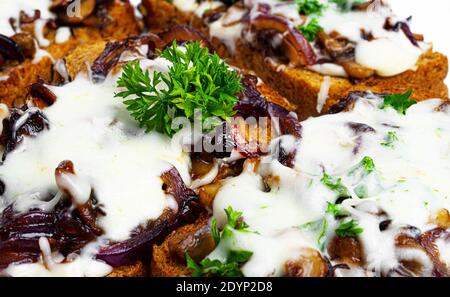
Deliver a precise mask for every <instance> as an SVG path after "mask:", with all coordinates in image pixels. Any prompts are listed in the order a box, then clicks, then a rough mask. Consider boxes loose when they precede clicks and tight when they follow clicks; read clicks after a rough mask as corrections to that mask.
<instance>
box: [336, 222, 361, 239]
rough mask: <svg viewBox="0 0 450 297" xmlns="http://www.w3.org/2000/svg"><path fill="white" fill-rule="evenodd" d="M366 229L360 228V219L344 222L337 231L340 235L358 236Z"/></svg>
mask: <svg viewBox="0 0 450 297" xmlns="http://www.w3.org/2000/svg"><path fill="white" fill-rule="evenodd" d="M363 232H364V229H362V228H360V227H359V225H358V221H356V220H350V221H347V222H343V223H341V224H340V225H339V227H338V228H337V229H336V230H335V233H336V235H337V236H339V237H357V236H358V235H359V234H361V233H363Z"/></svg>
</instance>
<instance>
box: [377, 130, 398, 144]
mask: <svg viewBox="0 0 450 297" xmlns="http://www.w3.org/2000/svg"><path fill="white" fill-rule="evenodd" d="M397 141H398V136H397V133H395V132H393V131H389V132H388V133H387V134H386V137H384V141H383V142H382V143H380V144H381V145H382V146H385V147H389V148H393V147H394V145H395V143H396V142H397Z"/></svg>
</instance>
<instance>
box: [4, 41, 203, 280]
mask: <svg viewBox="0 0 450 297" xmlns="http://www.w3.org/2000/svg"><path fill="white" fill-rule="evenodd" d="M144 50H145V47H144V49H143V51H144ZM123 55H124V56H126V55H127V53H126V52H125V53H124V54H123ZM133 55H134V59H136V55H135V54H133ZM137 57H138V58H139V60H137V61H138V62H137V63H140V67H142V68H143V69H145V71H148V73H150V75H152V76H153V73H155V72H156V71H158V72H159V73H160V75H167V74H166V73H167V72H169V69H170V68H171V67H173V66H172V63H171V62H169V61H168V60H166V59H164V58H162V57H159V58H156V59H154V60H150V59H146V58H143V57H142V56H140V55H137ZM144 57H145V55H144ZM129 58H130V57H129V56H128V59H129ZM122 63H123V62H122ZM119 75H120V72H119V73H118V74H110V75H109V76H108V77H106V78H105V80H104V81H103V82H99V83H93V82H92V81H90V80H89V78H88V77H86V76H85V75H83V74H80V75H79V76H77V78H76V79H75V80H74V81H72V82H70V83H68V84H65V85H63V86H45V87H46V88H48V93H49V94H53V97H54V98H55V99H56V100H55V102H54V103H53V104H51V105H50V106H48V107H46V108H44V109H42V110H41V109H39V108H37V107H35V106H33V105H31V103H30V104H29V105H28V106H25V107H24V108H22V109H11V110H10V114H11V116H10V117H9V120H8V121H7V122H6V123H7V126H4V127H3V134H2V135H4V136H6V137H7V138H9V140H8V142H7V144H6V149H5V153H4V157H3V163H2V165H1V166H0V180H1V185H2V187H1V191H2V192H1V202H2V204H1V210H2V211H3V218H2V222H3V223H4V224H2V228H0V229H1V231H0V234H1V238H2V241H1V243H0V253H2V257H0V258H1V259H0V269H5V268H6V269H5V273H6V274H7V275H13V276H15V275H59V276H61V275H80V276H83V275H85V276H102V275H106V274H108V273H110V272H111V270H112V268H111V266H110V265H107V264H106V263H105V262H107V263H109V264H111V265H113V266H115V264H116V263H120V262H121V260H116V258H114V257H115V254H114V253H113V254H112V255H109V256H108V252H107V251H103V250H102V249H103V248H105V247H107V246H109V245H114V244H115V243H120V242H126V241H127V240H129V239H130V238H133V237H134V236H136V234H137V236H139V234H144V233H145V231H143V230H145V229H146V228H147V224H149V222H154V221H157V220H158V218H160V217H161V216H162V215H165V213H166V212H168V210H170V211H173V212H177V211H181V209H180V207H181V205H180V203H179V202H180V201H178V199H179V197H178V194H179V193H178V192H179V191H181V190H183V187H185V186H184V185H183V183H186V184H190V182H191V178H190V174H189V167H190V158H189V154H188V153H187V152H185V151H184V150H183V146H182V144H181V142H180V138H177V137H173V138H172V139H171V138H169V137H167V136H165V135H164V134H161V133H158V132H156V131H154V130H148V131H146V130H145V129H142V128H140V127H139V125H138V123H137V122H136V121H135V120H134V119H133V118H132V117H131V116H130V113H129V112H128V111H127V110H126V106H125V105H124V102H123V99H119V98H115V94H117V93H119V92H120V91H121V88H118V87H117V80H118V78H119ZM161 112H163V111H161ZM164 112H166V111H164ZM146 132H147V133H146ZM180 133H184V132H180ZM189 133H190V132H189ZM180 135H181V134H180ZM180 137H181V136H180ZM181 178H182V179H181ZM175 183H176V184H177V187H179V189H180V190H177V189H175ZM170 185H172V186H173V187H174V189H173V190H171V189H170ZM183 191H184V192H185V193H187V194H189V193H190V192H189V191H188V190H187V188H185V189H184V190H183ZM189 195H191V196H195V194H194V193H190V194H189ZM69 197H70V200H71V203H72V206H70V209H74V208H75V209H76V211H75V213H71V210H70V209H69V210H67V213H63V214H59V212H60V210H59V209H60V208H61V207H62V205H63V204H67V200H68V199H69ZM69 204H70V203H69ZM88 205H89V207H88ZM78 210H79V213H78V212H77V211H78ZM86 212H87V213H90V215H89V216H88V217H91V219H92V220H87V219H86V216H85V215H86ZM55 213H56V214H55ZM20 216H34V217H36V218H35V219H34V221H35V223H34V224H31V225H25V226H23V227H20V226H19V227H17V228H19V230H17V231H16V232H17V235H13V234H12V233H11V232H12V231H8V230H9V229H8V228H13V227H14V226H10V227H8V226H9V222H8V221H11V220H15V218H17V220H18V221H19V222H23V223H25V224H27V223H26V221H24V220H26V219H25V218H23V217H20ZM47 216H55V217H54V218H53V219H52V223H53V224H61V225H58V226H57V229H58V230H53V229H52V228H51V226H48V228H47V227H45V224H46V222H47V221H46V220H45V219H43V218H42V217H47ZM60 216H69V217H72V218H73V220H76V222H78V223H80V222H79V221H78V219H80V220H81V222H83V225H82V226H81V227H80V228H81V230H83V233H82V234H85V233H88V234H90V233H91V232H92V233H94V236H88V238H87V239H86V241H84V242H83V241H82V240H81V239H80V238H78V239H74V240H77V241H79V242H78V243H77V244H78V246H76V247H73V249H72V248H70V249H69V251H67V250H65V249H64V248H61V247H65V246H64V244H67V242H65V240H69V239H68V237H69V234H71V233H69V234H65V233H64V231H61V230H59V228H61V229H63V230H66V229H64V228H68V226H66V224H71V225H75V222H71V221H70V220H69V222H65V221H63V222H60ZM18 217H19V218H18ZM61 219H62V218H61ZM41 220H43V221H41ZM88 222H89V223H88ZM29 223H30V222H29ZM84 224H86V225H84ZM39 226H41V227H39ZM20 228H24V230H20ZM27 228H28V229H29V230H28V231H25V230H27ZM73 228H74V227H73ZM155 228H156V227H155ZM164 228H166V227H164ZM58 232H63V235H62V236H60V234H59V233H58ZM67 232H74V231H73V230H72V231H67ZM80 232H81V231H80ZM17 236H19V238H18V237H17ZM70 236H73V234H72V235H70ZM20 238H23V240H24V239H25V238H27V240H28V245H27V246H28V248H26V247H25V246H24V245H23V244H21V243H20V242H19V241H21V239H20ZM58 241H60V242H58ZM8 245H9V246H11V245H18V247H17V250H12V251H10V247H8ZM58 247H60V249H59V250H58ZM30 248H31V249H32V250H33V251H34V250H36V249H37V250H38V252H37V256H28V255H29V254H32V253H29V252H30V251H29V250H28V249H30ZM47 250H49V251H48V252H47ZM8 251H10V252H11V253H13V252H17V254H14V255H11V258H9V257H8V255H9V253H8ZM41 253H42V254H45V255H47V258H48V259H46V258H45V257H41V256H40V255H41ZM13 256H14V257H16V258H14V257H13ZM116 256H117V255H116ZM128 256H130V255H128ZM96 257H97V258H100V259H102V260H104V261H100V260H96ZM14 259H15V260H14ZM49 259H50V260H49ZM47 260H48V261H51V265H50V264H49V262H48V261H47ZM22 263H25V264H22ZM9 264H11V265H9ZM16 264H17V265H16Z"/></svg>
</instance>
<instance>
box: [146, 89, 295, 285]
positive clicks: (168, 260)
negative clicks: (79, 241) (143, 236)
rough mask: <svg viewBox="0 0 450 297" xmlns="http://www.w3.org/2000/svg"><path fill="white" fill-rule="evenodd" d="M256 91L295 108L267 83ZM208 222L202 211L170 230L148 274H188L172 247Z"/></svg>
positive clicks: (154, 253)
mask: <svg viewBox="0 0 450 297" xmlns="http://www.w3.org/2000/svg"><path fill="white" fill-rule="evenodd" d="M258 91H259V92H260V93H261V94H262V96H263V97H265V98H266V99H267V100H268V101H270V102H273V103H276V104H278V105H280V106H282V107H284V108H286V109H287V110H290V111H293V110H295V108H296V107H295V106H293V105H292V104H290V103H289V101H287V100H286V99H285V98H284V97H282V96H280V95H279V94H278V92H276V91H275V90H273V89H272V88H271V87H270V86H268V85H267V84H264V83H259V85H258ZM222 178H225V176H222V177H220V174H219V176H218V177H217V178H216V181H217V183H216V184H220V182H221V180H222ZM201 191H202V190H200V192H201ZM199 195H200V203H201V204H202V205H203V207H204V208H206V209H210V208H211V207H212V205H211V203H212V199H213V197H209V198H208V199H207V200H203V198H202V196H203V195H202V193H200V194H199ZM205 196H210V195H205ZM209 223H210V214H209V213H206V212H204V213H202V214H201V215H200V216H199V218H198V219H197V220H196V221H195V222H194V223H193V224H189V225H185V226H183V227H180V228H178V229H177V230H175V231H174V232H172V233H171V234H170V235H169V236H168V237H167V238H166V239H165V241H164V242H163V243H162V244H161V245H155V246H153V251H152V260H151V265H150V275H151V276H157V277H178V276H190V275H191V271H190V269H189V268H187V266H186V260H185V258H184V253H181V254H180V251H178V253H174V251H173V248H172V247H173V246H176V247H177V248H179V246H180V244H178V242H179V241H180V240H183V239H186V238H188V237H189V236H194V235H195V234H196V233H197V232H198V231H200V230H202V229H204V228H208V227H209ZM192 241H193V240H192ZM181 249H182V248H181ZM175 254H176V255H175ZM190 256H191V257H192V258H194V260H196V261H197V260H198V261H200V260H201V259H202V258H203V257H201V258H200V259H195V257H194V255H190ZM204 256H206V255H204Z"/></svg>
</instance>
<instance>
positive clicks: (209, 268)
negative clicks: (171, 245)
mask: <svg viewBox="0 0 450 297" xmlns="http://www.w3.org/2000/svg"><path fill="white" fill-rule="evenodd" d="M225 213H226V215H227V219H228V220H227V223H226V225H225V226H224V228H223V230H222V232H221V231H220V230H219V228H218V227H217V220H216V219H213V220H212V237H213V239H214V242H215V243H216V246H217V245H218V244H219V243H220V241H221V240H223V239H225V238H227V237H231V236H232V235H233V231H248V230H247V229H248V227H249V226H248V225H247V224H246V223H245V222H244V221H243V219H242V212H239V211H235V210H234V209H233V208H232V207H231V206H230V207H228V208H227V209H225ZM252 255H253V252H251V251H235V250H230V251H229V252H228V255H227V260H226V262H225V263H223V262H221V261H219V260H211V259H209V258H205V259H203V260H202V261H201V262H200V263H199V264H197V263H195V261H194V260H193V259H192V258H191V257H190V256H189V255H188V254H187V253H186V262H187V267H189V268H190V269H191V270H192V276H202V275H214V276H220V277H237V276H243V274H242V271H241V269H240V267H241V265H242V264H244V263H246V262H247V261H248V260H249V259H250V258H251V256H252Z"/></svg>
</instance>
